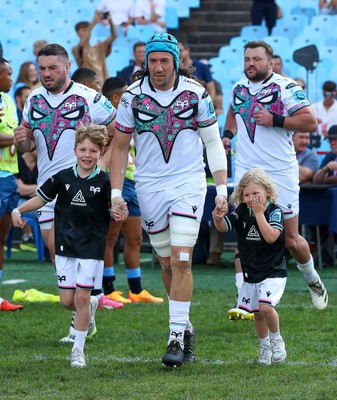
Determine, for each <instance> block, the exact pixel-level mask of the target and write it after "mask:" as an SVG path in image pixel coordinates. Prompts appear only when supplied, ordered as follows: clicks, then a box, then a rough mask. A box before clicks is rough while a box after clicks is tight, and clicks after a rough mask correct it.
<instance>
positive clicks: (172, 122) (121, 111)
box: [110, 33, 227, 366]
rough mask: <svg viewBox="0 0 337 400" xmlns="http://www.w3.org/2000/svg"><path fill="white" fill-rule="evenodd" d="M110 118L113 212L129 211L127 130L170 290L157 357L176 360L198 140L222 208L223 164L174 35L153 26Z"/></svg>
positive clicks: (192, 233)
mask: <svg viewBox="0 0 337 400" xmlns="http://www.w3.org/2000/svg"><path fill="white" fill-rule="evenodd" d="M116 122H117V123H116V128H117V132H116V136H115V143H114V147H113V150H112V155H111V162H110V177H111V188H112V192H111V199H112V204H111V206H112V216H113V217H114V218H115V220H116V221H119V220H120V221H122V220H124V219H125V218H126V217H127V207H126V203H125V202H124V200H123V198H122V197H121V190H122V187H123V180H124V173H125V169H126V165H127V155H128V149H129V143H130V140H131V138H132V137H133V139H134V141H135V145H136V148H137V154H136V172H135V181H136V190H137V195H138V200H139V205H140V209H141V213H142V219H143V221H142V223H143V228H144V229H145V230H146V232H147V233H148V235H149V238H150V241H151V244H152V246H153V248H154V249H155V251H156V253H157V255H158V258H159V262H160V265H161V269H162V280H163V283H164V286H165V289H166V291H167V295H168V298H169V328H170V335H169V340H168V346H167V348H166V352H165V354H164V356H163V358H162V362H163V363H164V365H166V366H180V365H181V364H182V363H183V362H191V361H194V348H193V344H194V329H193V326H192V324H191V322H190V320H189V310H190V302H191V298H192V289H193V278H192V270H191V265H192V252H193V247H194V245H195V243H196V239H197V236H198V232H199V226H200V220H201V217H202V214H203V208H204V201H205V194H206V178H205V171H204V162H203V156H202V152H203V147H202V141H203V142H204V143H205V146H206V150H207V155H208V159H209V160H210V169H211V172H212V174H213V177H214V180H215V184H216V186H217V197H216V199H215V202H216V206H217V207H218V208H219V209H223V210H224V211H226V210H227V187H226V181H227V164H226V155H225V152H224V150H223V149H222V148H221V147H222V146H221V140H220V137H219V130H218V129H219V128H218V124H217V120H216V115H215V111H214V106H213V102H212V100H211V98H210V96H209V94H208V92H207V91H206V90H205V88H204V87H203V86H201V85H200V84H199V83H198V82H196V81H195V80H193V79H192V78H190V76H189V72H188V71H186V70H184V69H182V68H180V69H179V46H178V42H177V40H176V38H175V37H174V36H173V35H170V34H167V33H161V34H159V33H157V34H155V35H153V36H152V37H151V38H150V39H149V40H148V42H147V44H146V48H145V68H144V70H143V73H142V76H141V79H139V80H137V81H136V82H134V83H133V84H132V85H131V86H129V87H128V89H127V90H126V92H125V93H124V95H123V97H122V99H121V102H120V106H119V107H118V116H117V120H116ZM200 139H202V141H201V140H200Z"/></svg>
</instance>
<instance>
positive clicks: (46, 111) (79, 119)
mask: <svg viewBox="0 0 337 400" xmlns="http://www.w3.org/2000/svg"><path fill="white" fill-rule="evenodd" d="M115 116H116V110H115V108H114V107H113V106H112V104H111V103H110V101H109V100H108V99H107V98H106V97H104V96H103V95H102V94H101V93H97V92H96V91H95V90H93V89H90V88H88V87H86V86H84V85H82V84H80V83H75V82H71V83H70V85H69V86H68V88H67V89H66V90H65V91H64V92H62V93H58V94H52V93H49V92H48V91H47V90H46V89H45V88H44V87H43V86H42V87H39V88H37V89H35V90H33V91H32V93H31V94H30V95H29V97H28V99H27V101H26V103H25V107H24V110H23V121H22V122H23V125H24V126H25V127H27V128H29V129H32V130H33V134H34V139H35V142H36V148H37V168H38V171H39V174H38V181H37V183H38V185H41V184H42V183H43V182H45V181H46V180H47V179H48V178H49V177H50V176H52V175H54V174H55V173H56V172H58V171H60V170H62V169H65V168H68V167H70V166H72V165H74V164H75V162H76V157H75V154H74V146H75V130H76V128H77V127H78V126H80V125H81V124H83V125H87V124H89V123H95V124H99V125H108V124H109V123H110V122H111V121H112V120H113V119H114V118H115Z"/></svg>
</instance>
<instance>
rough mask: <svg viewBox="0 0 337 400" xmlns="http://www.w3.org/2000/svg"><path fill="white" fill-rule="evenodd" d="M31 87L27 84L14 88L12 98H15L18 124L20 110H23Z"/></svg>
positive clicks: (20, 118) (20, 117)
mask: <svg viewBox="0 0 337 400" xmlns="http://www.w3.org/2000/svg"><path fill="white" fill-rule="evenodd" d="M31 91H32V90H31V88H30V87H29V86H26V85H24V86H20V87H19V88H18V89H16V91H15V93H14V99H15V103H16V113H17V115H18V121H19V124H20V123H21V120H22V111H23V107H24V105H25V102H26V100H27V98H28V96H29V95H30V93H31Z"/></svg>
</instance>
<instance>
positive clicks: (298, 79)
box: [294, 77, 306, 92]
mask: <svg viewBox="0 0 337 400" xmlns="http://www.w3.org/2000/svg"><path fill="white" fill-rule="evenodd" d="M294 81H295V82H296V83H297V84H298V86H300V87H301V88H302V90H303V92H305V90H306V85H305V81H304V80H303V79H302V78H299V77H297V78H294Z"/></svg>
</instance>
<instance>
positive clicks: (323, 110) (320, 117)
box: [312, 81, 337, 139]
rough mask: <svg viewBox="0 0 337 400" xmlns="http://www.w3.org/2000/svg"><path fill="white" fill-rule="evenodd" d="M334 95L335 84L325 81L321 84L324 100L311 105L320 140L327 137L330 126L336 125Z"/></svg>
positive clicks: (336, 113) (336, 115)
mask: <svg viewBox="0 0 337 400" xmlns="http://www.w3.org/2000/svg"><path fill="white" fill-rule="evenodd" d="M336 95H337V91H336V83H335V82H333V81H325V82H324V84H323V97H324V99H323V100H322V101H319V102H317V103H314V104H313V105H312V109H313V110H314V113H315V116H316V118H317V122H318V133H319V134H320V135H321V136H322V139H324V138H326V137H327V134H328V130H329V128H330V127H331V126H332V125H337V101H336Z"/></svg>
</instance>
